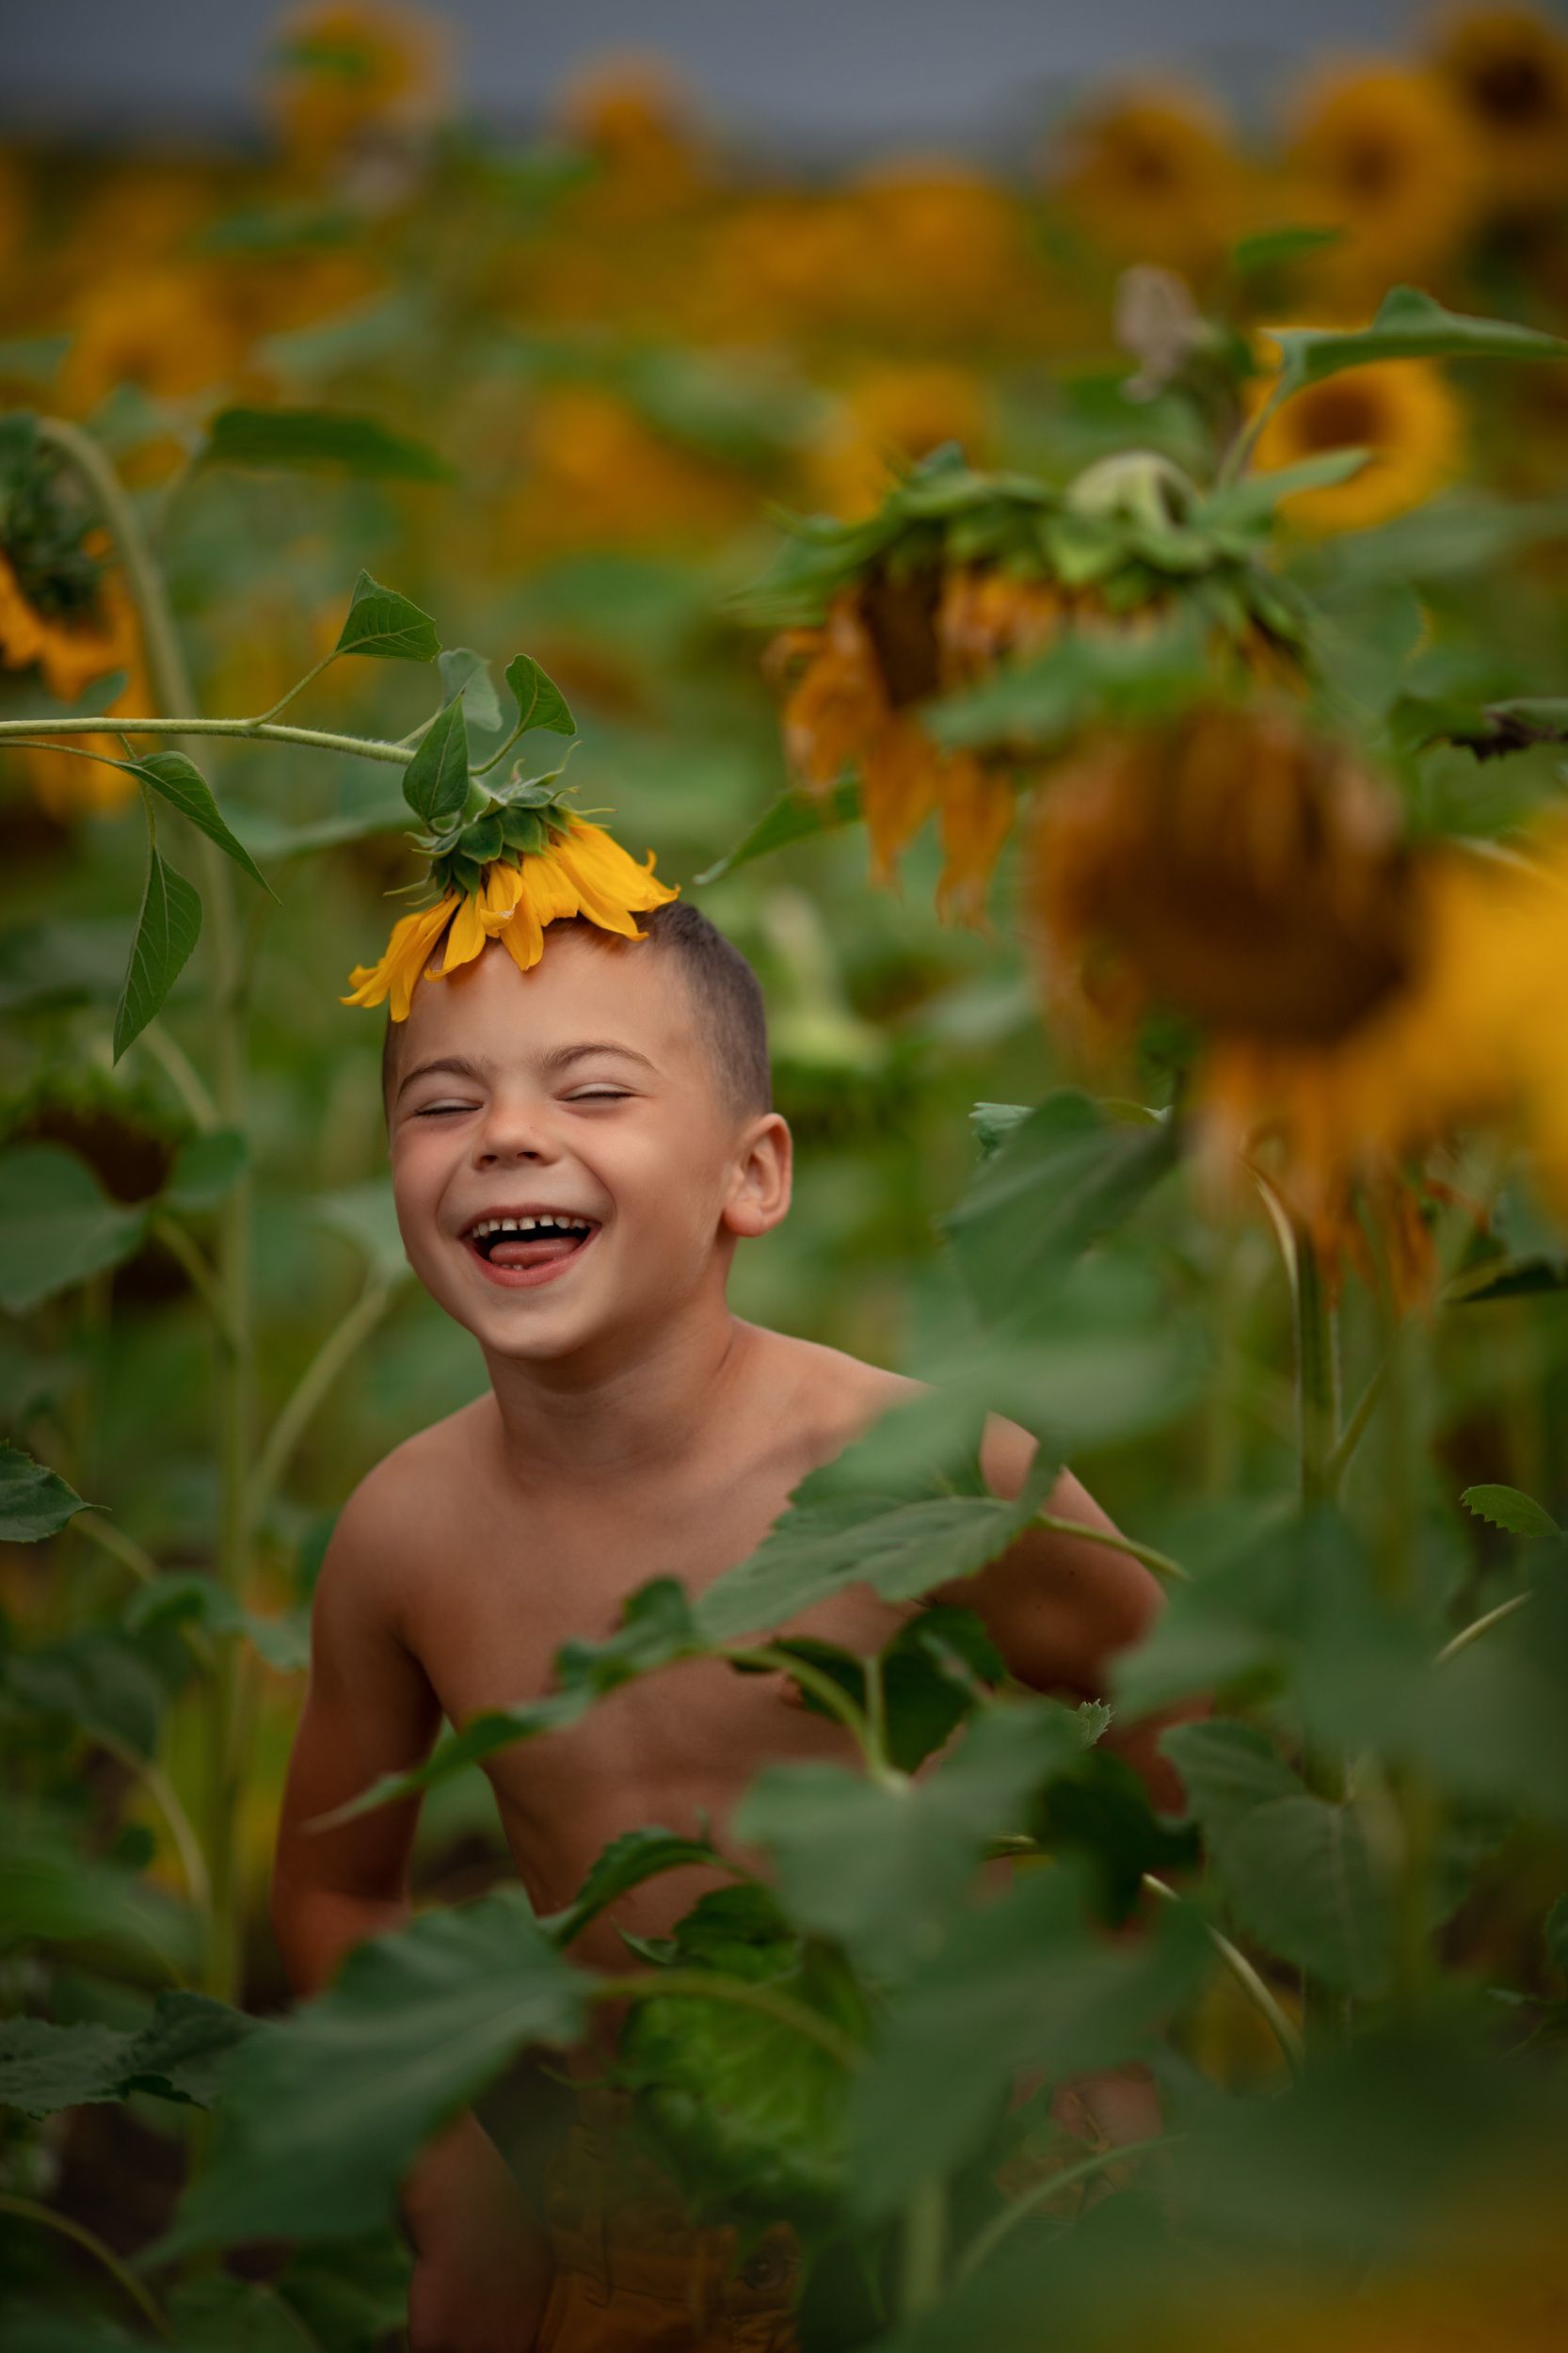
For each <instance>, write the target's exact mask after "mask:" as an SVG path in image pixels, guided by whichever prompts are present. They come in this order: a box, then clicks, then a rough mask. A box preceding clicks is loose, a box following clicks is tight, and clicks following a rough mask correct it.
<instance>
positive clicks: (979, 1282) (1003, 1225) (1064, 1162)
mask: <svg viewBox="0 0 1568 2353" xmlns="http://www.w3.org/2000/svg"><path fill="white" fill-rule="evenodd" d="M1177 1152H1178V1137H1177V1134H1176V1122H1175V1120H1173V1119H1166V1120H1162V1121H1161V1122H1160V1125H1159V1126H1158V1127H1149V1126H1146V1125H1138V1126H1133V1125H1130V1124H1124V1123H1122V1122H1119V1121H1115V1120H1112V1119H1108V1118H1107V1117H1106V1115H1105V1113H1104V1112H1102V1111H1101V1110H1100V1108H1099V1107H1098V1105H1097V1104H1096V1103H1095V1102H1094V1101H1093V1100H1092V1099H1091V1097H1090V1096H1087V1095H1082V1094H1080V1093H1079V1092H1078V1091H1077V1089H1075V1088H1071V1087H1064V1088H1062V1089H1060V1090H1059V1091H1058V1092H1057V1093H1056V1094H1054V1095H1050V1096H1047V1098H1046V1100H1045V1101H1044V1102H1043V1103H1041V1104H1040V1105H1039V1106H1038V1107H1037V1108H1036V1109H1035V1110H1034V1111H1032V1112H1029V1113H1028V1115H1027V1116H1026V1117H1025V1118H1023V1119H1021V1120H1018V1121H1016V1123H1015V1124H1014V1125H1013V1126H1012V1127H1011V1128H1010V1130H1009V1131H1008V1132H1007V1133H1006V1134H1005V1135H1003V1137H1002V1138H1001V1141H1000V1144H998V1145H997V1147H996V1149H995V1150H994V1151H992V1152H991V1153H990V1155H989V1156H988V1158H987V1159H985V1160H983V1161H982V1163H981V1165H980V1167H979V1168H978V1169H977V1170H976V1172H975V1174H974V1176H973V1177H972V1178H971V1179H970V1182H969V1186H968V1191H967V1192H966V1193H965V1195H964V1197H963V1199H962V1201H961V1202H960V1203H959V1204H958V1207H957V1208H956V1209H950V1210H948V1211H947V1212H946V1213H945V1214H944V1215H942V1216H939V1217H938V1218H937V1220H936V1226H937V1230H938V1231H939V1232H940V1233H941V1234H943V1235H944V1236H945V1237H946V1239H947V1241H948V1242H949V1244H950V1246H951V1248H952V1255H953V1257H954V1258H955V1259H956V1261H957V1264H958V1271H959V1273H961V1274H962V1275H963V1277H964V1280H965V1282H966V1284H967V1285H968V1289H970V1291H971V1292H972V1293H973V1295H974V1298H975V1301H976V1303H977V1305H979V1307H980V1308H981V1310H982V1312H983V1313H984V1315H986V1316H987V1317H989V1318H992V1319H1001V1318H1005V1317H1007V1316H1008V1315H1010V1314H1012V1313H1013V1311H1014V1310H1015V1309H1016V1307H1017V1305H1018V1304H1019V1301H1020V1299H1022V1298H1025V1297H1027V1296H1029V1295H1030V1294H1032V1293H1033V1292H1035V1291H1037V1290H1039V1289H1043V1288H1045V1287H1047V1286H1048V1285H1049V1284H1050V1283H1051V1282H1052V1281H1053V1279H1054V1278H1056V1277H1057V1276H1059V1275H1060V1273H1062V1272H1063V1271H1064V1269H1065V1268H1066V1267H1067V1266H1069V1265H1070V1264H1071V1262H1072V1261H1073V1260H1074V1259H1075V1258H1077V1257H1079V1256H1080V1254H1081V1253H1082V1252H1083V1251H1084V1250H1086V1249H1087V1248H1088V1246H1089V1244H1090V1243H1091V1242H1092V1241H1097V1240H1098V1239H1099V1237H1100V1236H1101V1235H1102V1234H1106V1233H1109V1232H1110V1231H1111V1230H1112V1227H1113V1226H1117V1225H1122V1224H1123V1223H1124V1222H1125V1221H1126V1219H1127V1218H1128V1217H1129V1216H1130V1215H1131V1213H1132V1211H1133V1210H1134V1209H1136V1208H1137V1207H1138V1205H1139V1203H1140V1202H1141V1201H1142V1200H1143V1199H1144V1195H1145V1194H1146V1193H1149V1192H1151V1191H1152V1190H1153V1188H1154V1187H1155V1186H1156V1185H1157V1184H1158V1183H1159V1182H1160V1178H1161V1177H1164V1176H1165V1175H1166V1174H1167V1173H1168V1172H1169V1171H1170V1170H1171V1169H1172V1168H1173V1167H1174V1166H1175V1165H1176V1158H1177Z"/></svg>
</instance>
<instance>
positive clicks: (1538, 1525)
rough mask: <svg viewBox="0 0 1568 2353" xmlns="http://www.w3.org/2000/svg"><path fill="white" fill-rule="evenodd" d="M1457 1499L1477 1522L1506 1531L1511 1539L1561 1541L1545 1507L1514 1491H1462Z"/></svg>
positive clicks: (1468, 1488) (1473, 1488)
mask: <svg viewBox="0 0 1568 2353" xmlns="http://www.w3.org/2000/svg"><path fill="white" fill-rule="evenodd" d="M1459 1499H1460V1501H1461V1503H1463V1504H1464V1507H1465V1509H1466V1511H1470V1512H1473V1513H1475V1514H1476V1517H1477V1518H1478V1519H1481V1520H1490V1521H1491V1523H1492V1525H1493V1527H1494V1528H1502V1529H1507V1530H1508V1533H1509V1534H1510V1535H1511V1536H1554V1537H1556V1538H1557V1539H1558V1540H1559V1541H1560V1540H1561V1538H1562V1535H1563V1530H1562V1529H1560V1527H1559V1526H1558V1524H1557V1522H1556V1520H1554V1519H1553V1517H1552V1515H1551V1513H1549V1512H1548V1511H1547V1510H1546V1509H1545V1506H1544V1504H1540V1503H1537V1502H1536V1500H1535V1498H1534V1497H1533V1496H1527V1495H1524V1494H1522V1493H1521V1492H1520V1490H1519V1489H1518V1488H1517V1487H1466V1488H1465V1490H1464V1494H1463V1495H1462V1496H1461V1497H1460V1498H1459Z"/></svg>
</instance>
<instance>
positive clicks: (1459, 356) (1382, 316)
mask: <svg viewBox="0 0 1568 2353" xmlns="http://www.w3.org/2000/svg"><path fill="white" fill-rule="evenodd" d="M1265 332H1266V333H1267V334H1269V335H1270V336H1272V339H1273V341H1274V342H1275V343H1276V344H1279V346H1280V349H1281V350H1282V352H1283V353H1284V355H1285V356H1284V364H1283V367H1282V370H1281V376H1280V384H1281V389H1282V391H1285V392H1299V391H1301V390H1302V389H1303V387H1304V386H1305V385H1308V384H1320V383H1322V382H1323V380H1324V379H1325V377H1327V376H1338V375H1340V374H1341V373H1342V372H1343V371H1344V370H1345V369H1346V368H1360V367H1366V366H1367V365H1368V363H1369V362H1372V361H1376V360H1568V343H1565V342H1564V341H1563V340H1562V338H1561V337H1560V336H1558V335H1544V334H1542V333H1540V332H1539V331H1538V330H1537V329H1536V328H1533V327H1516V326H1515V325H1514V324H1513V323H1512V320H1509V319H1478V318H1470V317H1468V316H1466V315H1465V314H1464V312H1458V311H1446V310H1445V309H1444V307H1443V305H1442V304H1441V303H1440V302H1438V301H1436V300H1435V299H1434V298H1433V296H1431V295H1429V294H1424V293H1423V292H1422V291H1421V289H1420V288H1419V287H1418V286H1395V287H1393V288H1391V289H1390V291H1389V292H1388V293H1387V294H1386V295H1384V298H1383V301H1382V304H1381V305H1380V307H1379V310H1378V313H1377V316H1376V317H1375V318H1374V319H1373V321H1372V323H1371V325H1370V326H1369V327H1358V328H1337V327H1272V328H1266V329H1265Z"/></svg>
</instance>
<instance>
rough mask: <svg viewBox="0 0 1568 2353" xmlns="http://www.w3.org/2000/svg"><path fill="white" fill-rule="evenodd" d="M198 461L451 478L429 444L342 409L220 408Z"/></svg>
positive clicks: (395, 477)
mask: <svg viewBox="0 0 1568 2353" xmlns="http://www.w3.org/2000/svg"><path fill="white" fill-rule="evenodd" d="M200 462H201V463H202V464H205V465H209V466H249V467H255V468H264V469H267V470H272V469H277V468H288V469H293V468H321V467H325V468H328V469H330V470H331V471H333V472H338V473H347V474H355V475H358V476H360V477H361V478H362V479H365V480H369V481H401V482H450V481H451V479H452V468H451V467H450V466H449V465H448V464H447V463H446V461H445V459H444V458H442V457H439V456H437V454H436V452H435V451H434V450H433V449H432V448H431V447H430V446H429V444H428V442H425V441H416V440H413V439H412V438H411V437H410V436H409V435H408V434H406V433H395V432H393V430H392V427H391V426H390V425H385V424H382V423H381V422H380V420H379V419H378V418H376V417H361V416H356V415H354V414H353V413H352V412H351V411H349V410H347V409H341V408H224V409H220V410H219V412H218V414H217V415H216V417H215V418H214V419H213V421H212V423H211V424H210V425H209V426H208V427H207V440H206V443H205V445H204V447H203V448H202V449H201V451H200ZM344 650H345V651H346V650H347V648H344Z"/></svg>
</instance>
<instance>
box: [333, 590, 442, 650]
mask: <svg viewBox="0 0 1568 2353" xmlns="http://www.w3.org/2000/svg"><path fill="white" fill-rule="evenodd" d="M440 649H441V648H440V638H439V637H438V636H437V635H436V624H435V623H434V621H433V620H432V619H431V618H430V616H429V615H428V613H422V612H421V611H420V609H419V607H418V605H417V604H414V603H413V602H412V601H411V600H409V599H408V597H400V596H399V595H398V593H397V591H396V589H395V588H383V587H382V585H381V584H380V582H379V581H377V580H372V578H371V576H370V574H369V573H368V572H361V573H360V577H359V579H358V580H357V581H356V582H355V583H354V590H353V594H352V595H351V597H350V598H349V600H348V612H347V616H346V617H345V618H344V625H343V628H342V631H341V632H340V633H339V636H338V642H337V645H336V647H335V648H334V651H336V652H338V653H359V654H368V655H370V656H371V657H373V658H374V659H375V660H376V661H377V662H434V661H435V660H436V658H437V656H438V655H439V654H440Z"/></svg>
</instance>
